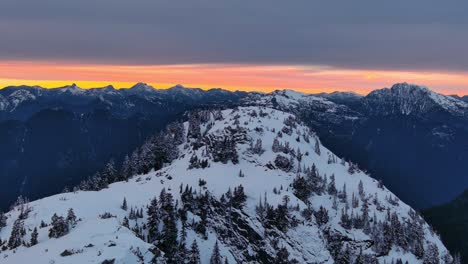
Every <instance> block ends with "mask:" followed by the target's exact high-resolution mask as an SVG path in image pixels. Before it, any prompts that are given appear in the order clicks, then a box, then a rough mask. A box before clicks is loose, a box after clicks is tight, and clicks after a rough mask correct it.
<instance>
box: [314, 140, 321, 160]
mask: <svg viewBox="0 0 468 264" xmlns="http://www.w3.org/2000/svg"><path fill="white" fill-rule="evenodd" d="M314 150H315V153H316V154H317V155H319V156H320V142H319V140H318V138H317V137H316V138H315V148H314Z"/></svg>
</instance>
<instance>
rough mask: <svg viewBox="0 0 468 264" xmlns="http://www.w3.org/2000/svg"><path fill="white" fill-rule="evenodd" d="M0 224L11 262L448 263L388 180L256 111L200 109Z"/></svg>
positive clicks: (19, 207)
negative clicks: (120, 159) (120, 158)
mask: <svg viewBox="0 0 468 264" xmlns="http://www.w3.org/2000/svg"><path fill="white" fill-rule="evenodd" d="M286 95H288V96H289V97H293V96H294V95H293V94H286ZM2 223H3V224H2ZM0 227H1V230H0V237H1V238H2V240H1V241H3V242H0V243H1V244H2V245H3V248H2V251H1V252H0V257H1V259H2V263H6V264H7V263H25V262H28V261H31V259H34V261H35V263H87V262H95V263H156V262H157V263H184V262H185V261H187V262H188V263H203V264H205V263H392V262H393V261H397V263H399V261H402V263H404V262H405V261H407V262H408V263H450V262H451V259H452V258H451V257H450V255H449V253H448V251H447V249H446V248H445V247H444V245H443V244H442V243H441V241H440V239H439V238H438V237H437V235H436V234H435V233H434V232H433V231H432V230H431V228H430V226H429V225H428V224H427V223H426V222H425V221H424V220H423V219H422V218H421V217H420V216H419V215H418V213H416V212H415V211H414V210H413V209H411V208H410V207H409V206H408V205H406V204H405V203H403V202H402V201H400V200H399V199H398V198H397V197H396V196H395V195H394V194H393V193H391V192H390V191H389V190H388V189H387V188H385V187H384V186H383V184H382V183H380V182H378V181H377V180H375V179H373V178H371V177H369V176H368V175H366V173H364V172H363V171H361V170H360V169H359V168H358V166H357V165H355V164H354V163H352V162H349V161H346V160H344V159H341V158H339V157H337V156H336V155H335V154H333V153H332V152H331V151H330V150H328V149H327V148H325V147H324V146H323V145H322V144H321V143H320V139H319V138H318V136H317V135H316V134H315V133H314V132H313V131H312V130H311V129H310V128H309V127H307V126H305V125H304V124H303V123H302V122H301V121H300V120H299V119H298V118H297V117H296V116H294V115H292V114H289V113H286V112H283V111H279V110H275V109H272V108H269V107H261V106H260V107H259V106H248V107H238V108H233V109H227V110H222V111H221V110H204V111H194V112H192V113H191V114H190V116H189V118H188V121H187V122H185V123H174V124H171V125H169V126H168V127H167V128H166V130H164V131H163V132H162V133H161V134H159V135H158V136H155V137H154V138H152V139H150V140H149V141H148V142H146V143H145V144H144V145H143V146H142V147H141V148H140V149H138V150H137V151H135V152H134V153H133V154H132V155H131V156H130V157H127V158H126V159H125V161H124V162H123V164H122V170H121V172H117V171H116V170H115V166H114V165H113V164H112V163H111V164H109V165H108V166H106V169H105V170H104V171H103V172H102V173H100V174H99V175H96V176H95V177H92V178H90V179H89V180H87V181H85V182H83V183H82V184H81V185H80V187H79V188H77V189H75V191H74V192H67V193H62V194H59V195H55V196H51V197H48V198H44V199H41V200H38V201H34V202H30V203H27V202H25V201H22V200H19V201H18V203H17V204H16V206H15V207H14V208H13V209H12V210H11V211H10V212H8V213H6V214H5V215H4V216H3V215H1V216H0Z"/></svg>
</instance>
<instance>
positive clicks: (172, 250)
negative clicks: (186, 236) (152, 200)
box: [159, 189, 178, 263]
mask: <svg viewBox="0 0 468 264" xmlns="http://www.w3.org/2000/svg"><path fill="white" fill-rule="evenodd" d="M159 203H160V204H161V209H162V211H163V212H162V222H163V224H164V225H163V229H162V231H161V241H160V243H159V247H160V248H161V250H162V251H164V253H165V256H166V260H167V262H168V263H176V260H177V259H176V253H177V234H178V231H177V223H176V215H175V209H174V200H173V198H172V194H171V193H166V191H165V190H164V189H163V190H162V191H161V194H160V201H159Z"/></svg>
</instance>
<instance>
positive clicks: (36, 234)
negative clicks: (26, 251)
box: [30, 227, 39, 246]
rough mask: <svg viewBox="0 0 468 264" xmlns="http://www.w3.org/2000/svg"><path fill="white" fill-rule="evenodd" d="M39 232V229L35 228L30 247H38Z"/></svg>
mask: <svg viewBox="0 0 468 264" xmlns="http://www.w3.org/2000/svg"><path fill="white" fill-rule="evenodd" d="M38 235H39V234H38V232H37V227H34V230H33V232H32V233H31V240H30V245H31V246H34V245H37V237H38Z"/></svg>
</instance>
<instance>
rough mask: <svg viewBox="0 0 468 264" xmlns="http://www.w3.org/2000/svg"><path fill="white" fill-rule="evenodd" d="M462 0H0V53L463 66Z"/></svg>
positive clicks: (14, 56) (113, 59) (8, 56)
mask: <svg viewBox="0 0 468 264" xmlns="http://www.w3.org/2000/svg"><path fill="white" fill-rule="evenodd" d="M466 10H468V2H467V1H435V0H425V1H423V0H415V1H401V0H396V1H375V0H363V1H334V0H330V1H310V0H308V1H303V0H296V1H277V0H269V1H266V0H256V1H219V0H205V1H169V0H167V1H162V0H133V1H128V0H98V1H96V0H80V1H63V0H42V1H37V0H2V3H1V4H0V36H1V41H0V60H3V61H5V60H26V61H34V60H39V61H68V62H70V61H74V62H82V63H110V64H113V63H117V64H127V65H128V64H135V65H141V64H152V65H155V64H158V65H161V64H198V63H216V64H219V63H223V64H256V65H259V64H260V65H261V64H263V65H273V64H274V65H327V66H332V67H338V68H347V69H374V70H418V71H424V70H431V71H432V70H436V71H451V72H453V71H457V72H465V71H467V70H468V48H467V46H468V45H467V44H468V30H467V29H468V27H467V26H468V16H466V14H465V11H466Z"/></svg>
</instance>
